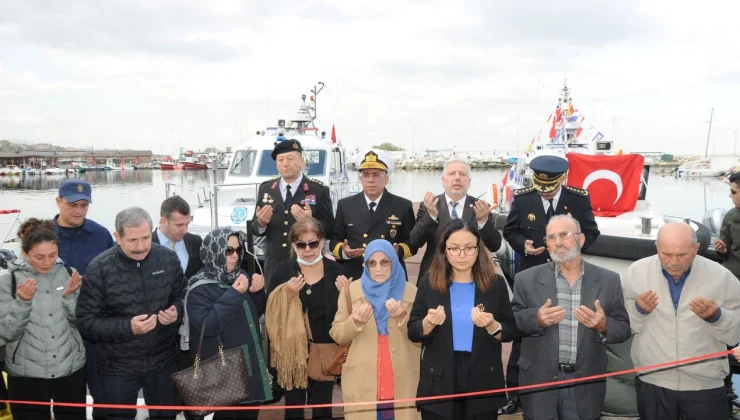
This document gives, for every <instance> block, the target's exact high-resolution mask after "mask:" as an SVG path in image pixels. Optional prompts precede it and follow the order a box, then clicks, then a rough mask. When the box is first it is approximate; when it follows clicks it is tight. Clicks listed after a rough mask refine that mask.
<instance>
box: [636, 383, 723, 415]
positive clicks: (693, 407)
mask: <svg viewBox="0 0 740 420" xmlns="http://www.w3.org/2000/svg"><path fill="white" fill-rule="evenodd" d="M635 391H636V392H637V412H638V413H639V414H640V419H641V420H679V419H680V420H710V419H711V420H714V419H726V418H728V417H729V416H728V411H727V404H728V402H727V389H726V388H725V387H724V386H722V387H719V388H714V389H707V390H702V391H674V390H671V389H667V388H663V387H659V386H655V385H652V384H649V383H647V382H643V381H642V380H640V378H639V377H638V378H635Z"/></svg>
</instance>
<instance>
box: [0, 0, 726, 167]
mask: <svg viewBox="0 0 740 420" xmlns="http://www.w3.org/2000/svg"><path fill="white" fill-rule="evenodd" d="M737 16H740V3H737V2H729V1H714V0H706V1H703V2H701V3H696V2H686V3H685V5H682V4H678V2H669V1H663V0H651V1H637V0H623V1H619V2H595V1H592V0H571V1H568V2H513V1H499V0H470V1H467V0H458V1H457V2H455V3H453V2H450V1H441V0H440V1H437V0H431V1H418V2H417V1H402V2H399V1H385V0H373V1H366V0H352V1H339V0H319V1H301V0H292V1H288V0H269V1H268V0H261V1H249V0H246V1H245V0H209V1H207V2H206V1H202V0H201V1H195V0H163V1H156V0H155V1H143V0H108V1H105V2H100V1H94V0H65V1H63V2H49V1H46V0H2V1H1V2H0V139H19V140H23V139H25V140H26V141H27V142H33V143H36V142H39V143H40V142H45V143H54V144H57V145H63V146H73V147H94V148H106V147H108V148H134V149H151V150H153V151H154V152H155V153H160V152H167V153H173V152H174V151H175V150H177V148H178V142H180V144H181V145H182V147H184V148H188V149H199V148H205V147H208V146H214V147H219V148H223V147H225V146H236V145H238V144H239V143H240V142H242V141H246V140H247V139H248V138H249V137H250V136H252V135H253V134H254V133H255V131H257V130H263V129H264V128H265V127H267V126H275V125H276V122H277V120H278V119H280V118H286V119H290V117H291V116H292V115H294V114H295V112H296V111H297V109H298V106H299V104H300V101H301V94H306V95H310V90H311V89H313V87H314V86H316V85H317V83H318V82H323V83H324V84H325V86H326V87H325V89H324V90H323V91H322V92H321V93H320V94H319V96H318V98H317V105H318V118H317V120H316V123H317V125H318V126H319V128H320V129H322V130H326V131H327V132H330V131H331V128H332V125H334V126H335V127H336V131H337V135H338V137H339V139H340V140H341V141H342V142H343V143H344V144H345V145H347V146H348V147H350V148H355V147H363V146H367V145H370V144H373V145H376V144H380V143H383V142H391V143H395V144H397V145H399V146H402V147H404V148H406V149H407V150H410V149H413V150H414V151H417V152H418V151H422V150H424V149H426V148H429V149H447V148H457V150H460V151H493V150H497V151H508V152H516V151H521V150H523V149H524V148H525V147H526V146H527V144H528V143H529V141H530V140H531V139H532V138H533V137H534V136H535V135H537V134H538V132H540V130H542V132H543V134H547V132H548V128H547V127H546V126H545V124H544V123H545V120H546V119H547V117H548V116H549V115H550V113H551V112H552V111H553V110H554V107H555V105H557V98H558V92H559V89H560V88H561V87H562V86H563V83H564V78H567V83H568V86H569V87H570V88H571V89H572V97H573V101H574V104H575V106H576V107H577V108H578V109H579V110H580V111H581V113H582V114H583V115H584V116H585V121H584V127H585V128H586V129H588V128H589V127H590V126H591V125H594V126H595V127H594V128H593V129H592V133H596V132H599V131H600V132H602V133H603V134H604V135H605V139H606V140H612V141H614V142H615V147H618V148H622V149H623V150H626V151H632V152H666V153H675V154H694V155H703V154H704V150H705V148H706V145H707V131H708V121H709V118H710V112H711V110H712V108H714V114H713V123H712V127H711V135H710V143H709V153H710V154H712V153H716V154H724V153H733V152H734V150H735V142H736V140H735V138H736V132H737V131H740V101H738V98H740V42H739V41H738V40H740V25H738V24H737V18H736V17H737Z"/></svg>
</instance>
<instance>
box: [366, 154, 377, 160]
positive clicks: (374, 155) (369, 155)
mask: <svg viewBox="0 0 740 420" xmlns="http://www.w3.org/2000/svg"><path fill="white" fill-rule="evenodd" d="M377 161H378V155H376V154H375V153H373V152H369V153H368V154H366V155H365V162H377Z"/></svg>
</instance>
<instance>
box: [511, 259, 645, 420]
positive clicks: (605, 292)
mask: <svg viewBox="0 0 740 420" xmlns="http://www.w3.org/2000/svg"><path fill="white" fill-rule="evenodd" d="M583 264H584V268H583V279H582V280H581V305H585V306H587V307H588V308H589V309H591V310H592V311H595V310H596V309H595V308H594V301H595V300H596V299H598V300H599V303H600V304H601V307H602V308H603V309H604V312H605V313H606V337H602V336H601V334H599V333H598V332H597V331H596V330H592V329H590V328H587V327H586V326H584V325H583V324H580V323H579V324H578V356H577V358H576V375H577V376H578V377H584V376H590V375H598V374H603V373H605V372H606V364H607V355H606V344H613V343H621V342H624V341H626V340H627V339H629V337H630V335H631V330H630V323H629V316H628V315H627V310H626V309H625V307H624V297H623V296H622V286H621V283H620V281H619V275H618V274H617V273H615V272H613V271H609V270H607V269H604V268H601V267H598V266H595V265H593V264H589V263H587V262H585V261H584V262H583ZM547 299H551V300H552V306H557V305H558V298H557V287H556V285H555V275H554V272H553V267H552V265H550V264H547V265H545V264H543V265H539V266H537V267H533V268H530V269H528V270H525V271H523V272H520V273H519V274H517V275H516V278H515V280H514V300H513V301H512V302H511V306H512V308H513V310H514V316H515V317H516V323H517V326H518V327H519V330H520V331H521V332H522V334H523V338H522V347H521V355H520V356H519V363H518V364H519V385H521V386H525V385H532V384H538V383H544V382H550V381H553V380H555V379H556V378H557V374H558V345H559V343H560V338H559V328H560V327H559V326H558V325H557V324H556V325H554V326H552V327H547V328H540V327H539V326H538V324H537V311H538V310H539V309H540V307H542V305H544V304H545V302H546V301H547ZM575 392H576V405H577V408H578V415H579V416H580V417H581V418H583V419H596V418H599V416H600V415H601V410H602V409H603V408H604V395H605V393H606V380H605V379H603V380H599V381H590V382H586V383H583V384H581V385H577V386H576V388H575ZM519 398H520V399H521V402H522V407H523V408H524V414H525V415H526V416H527V417H528V418H530V419H532V420H544V419H551V418H552V416H553V413H556V412H557V404H558V391H557V388H543V389H535V390H532V391H522V392H520V396H519Z"/></svg>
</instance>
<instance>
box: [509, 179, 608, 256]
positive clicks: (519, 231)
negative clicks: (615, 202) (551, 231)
mask: <svg viewBox="0 0 740 420" xmlns="http://www.w3.org/2000/svg"><path fill="white" fill-rule="evenodd" d="M558 214H569V215H571V216H572V217H573V218H574V219H576V220H578V223H580V224H581V231H582V232H583V234H584V235H585V236H586V242H585V243H584V244H583V248H582V251H585V250H586V249H588V247H589V246H590V245H591V244H592V243H594V242H595V241H596V238H598V237H599V233H600V232H599V227H598V226H597V225H596V220H595V219H594V212H593V210H592V209H591V199H590V198H589V196H588V191H587V190H582V189H580V188H573V187H568V186H564V187H562V192H561V193H560V198H559V199H558V205H557V207H556V208H555V215H558ZM546 233H547V214H546V213H545V206H543V205H542V198H541V197H540V194H539V193H538V192H537V191H535V190H534V189H533V188H532V187H529V188H523V189H519V190H516V191H514V200H513V201H512V203H511V210H510V211H509V214H508V216H507V217H506V226H505V227H504V239H506V241H507V242H508V243H509V245H511V247H512V248H514V251H516V252H517V253H518V254H519V257H520V258H521V260H520V261H521V262H520V264H519V270H518V271H522V270H526V269H527V268H529V267H534V266H536V265H540V264H544V263H546V262H549V261H550V255H549V254H548V253H547V250H545V252H543V253H541V254H539V255H526V254H525V253H524V242H525V241H526V240H528V239H531V240H532V241H533V242H534V245H533V246H534V247H535V248H539V247H541V246H544V245H545V239H544V238H545V234H546Z"/></svg>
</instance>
